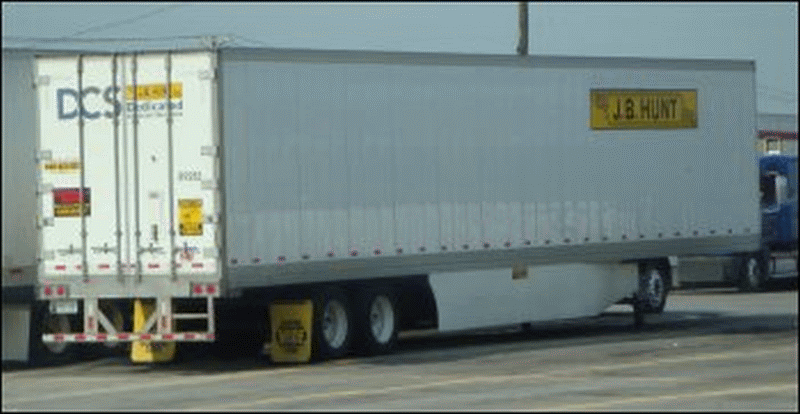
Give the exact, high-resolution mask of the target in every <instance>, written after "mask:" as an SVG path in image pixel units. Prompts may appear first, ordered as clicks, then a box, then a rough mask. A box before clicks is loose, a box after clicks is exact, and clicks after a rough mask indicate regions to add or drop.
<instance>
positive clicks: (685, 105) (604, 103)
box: [589, 89, 697, 129]
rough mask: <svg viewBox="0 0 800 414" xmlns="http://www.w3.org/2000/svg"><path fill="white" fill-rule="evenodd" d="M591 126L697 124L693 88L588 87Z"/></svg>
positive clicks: (680, 125)
mask: <svg viewBox="0 0 800 414" xmlns="http://www.w3.org/2000/svg"><path fill="white" fill-rule="evenodd" d="M590 100H591V105H590V108H591V110H590V112H591V113H590V118H589V124H590V126H591V128H592V129H677V128H697V91H695V90H660V89H652V90H646V89H592V90H591V91H590Z"/></svg>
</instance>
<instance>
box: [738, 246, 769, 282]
mask: <svg viewBox="0 0 800 414" xmlns="http://www.w3.org/2000/svg"><path fill="white" fill-rule="evenodd" d="M768 257H769V255H768V253H767V252H766V250H761V251H758V252H756V253H752V254H749V255H746V256H745V257H744V260H743V261H742V263H741V266H740V267H739V290H741V291H742V292H760V291H762V290H764V286H765V285H766V282H767V259H768Z"/></svg>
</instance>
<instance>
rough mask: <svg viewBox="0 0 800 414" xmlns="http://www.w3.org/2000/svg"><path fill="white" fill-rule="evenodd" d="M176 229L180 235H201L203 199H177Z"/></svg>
mask: <svg viewBox="0 0 800 414" xmlns="http://www.w3.org/2000/svg"><path fill="white" fill-rule="evenodd" d="M178 230H179V231H180V235H181V236H202V235H203V200H202V199H199V198H182V199H180V200H178Z"/></svg>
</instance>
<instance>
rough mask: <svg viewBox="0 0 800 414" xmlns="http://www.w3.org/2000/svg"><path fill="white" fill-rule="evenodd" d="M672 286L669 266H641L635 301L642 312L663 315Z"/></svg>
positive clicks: (648, 264) (660, 264) (659, 264)
mask: <svg viewBox="0 0 800 414" xmlns="http://www.w3.org/2000/svg"><path fill="white" fill-rule="evenodd" d="M671 284H672V280H671V275H670V267H669V264H662V263H644V264H641V265H639V290H638V292H637V294H636V296H637V297H636V298H635V299H634V300H635V301H637V302H638V306H640V307H641V311H642V312H643V313H661V312H662V311H663V310H664V306H666V304H667V295H668V294H669V289H670V285H671ZM634 306H636V304H635V305H634Z"/></svg>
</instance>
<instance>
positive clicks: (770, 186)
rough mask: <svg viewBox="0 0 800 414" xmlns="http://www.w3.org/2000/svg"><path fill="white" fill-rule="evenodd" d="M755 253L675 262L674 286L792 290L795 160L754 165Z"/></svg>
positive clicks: (770, 159) (773, 158)
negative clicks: (785, 287) (757, 200)
mask: <svg viewBox="0 0 800 414" xmlns="http://www.w3.org/2000/svg"><path fill="white" fill-rule="evenodd" d="M758 164H759V178H758V181H759V190H760V194H761V200H760V206H759V212H760V215H761V248H760V249H759V250H758V251H757V252H752V253H750V254H730V253H719V254H716V255H710V256H698V255H691V256H683V257H680V258H678V259H677V261H676V266H677V268H676V269H675V273H676V281H677V283H676V284H677V285H679V286H683V287H704V286H737V287H738V288H739V290H741V291H743V292H757V291H761V290H764V289H766V288H768V287H771V286H774V285H776V284H785V282H787V281H790V282H791V285H794V286H796V284H797V277H798V273H797V264H798V261H797V155H778V154H775V155H762V156H761V157H760V158H759V160H758Z"/></svg>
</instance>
